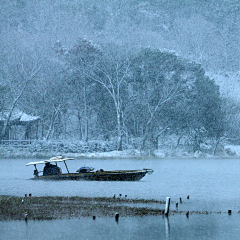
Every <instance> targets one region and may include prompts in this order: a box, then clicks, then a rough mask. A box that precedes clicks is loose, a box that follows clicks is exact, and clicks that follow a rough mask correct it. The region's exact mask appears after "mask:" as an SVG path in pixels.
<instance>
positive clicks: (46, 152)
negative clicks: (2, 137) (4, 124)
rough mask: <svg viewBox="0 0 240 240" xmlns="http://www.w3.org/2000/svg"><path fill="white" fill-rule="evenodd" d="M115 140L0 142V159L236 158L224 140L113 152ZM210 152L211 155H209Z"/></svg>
mask: <svg viewBox="0 0 240 240" xmlns="http://www.w3.org/2000/svg"><path fill="white" fill-rule="evenodd" d="M116 149H117V145H116V141H89V142H83V141H44V140H33V141H27V142H26V141H13V142H11V141H9V142H8V141H7V142H4V143H2V144H0V158H36V159H42V158H50V157H52V156H58V155H62V156H68V157H73V158H98V159H103V158H105V159H106V158H113V159H116V158H117V159H120V158H121V159H149V158H157V159H164V158H168V159H169V158H188V159H189V158H240V146H238V145H229V144H227V143H225V144H221V145H219V146H218V148H217V151H214V146H213V145H211V144H209V145H206V144H202V145H201V148H200V150H199V151H196V152H193V151H192V148H191V147H190V146H187V145H179V146H177V147H176V146H175V141H173V140H172V141H171V142H170V143H169V142H168V141H166V143H165V144H162V145H161V146H159V149H158V150H154V149H148V150H139V149H140V146H139V144H138V146H135V147H134V146H133V145H124V148H123V151H116ZM213 153H214V154H213Z"/></svg>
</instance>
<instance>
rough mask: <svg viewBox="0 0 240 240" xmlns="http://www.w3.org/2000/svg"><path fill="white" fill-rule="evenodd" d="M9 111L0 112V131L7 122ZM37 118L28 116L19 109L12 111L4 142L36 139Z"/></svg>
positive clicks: (38, 118)
mask: <svg viewBox="0 0 240 240" xmlns="http://www.w3.org/2000/svg"><path fill="white" fill-rule="evenodd" d="M9 113H10V110H2V111H1V112H0V129H1V128H2V127H3V126H4V123H5V122H6V121H7V118H8V116H9ZM39 120H40V117H39V116H32V115H29V114H27V113H25V112H23V111H21V110H19V109H14V110H13V112H12V115H11V118H10V121H9V123H8V127H7V132H8V133H7V134H6V136H5V139H4V140H29V139H38V125H39Z"/></svg>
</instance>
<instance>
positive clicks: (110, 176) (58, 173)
mask: <svg viewBox="0 0 240 240" xmlns="http://www.w3.org/2000/svg"><path fill="white" fill-rule="evenodd" d="M67 160H74V158H63V157H61V156H57V157H53V158H50V159H49V160H44V161H38V162H30V163H28V164H26V166H30V165H34V166H35V170H34V178H32V179H34V180H90V181H138V180H140V179H142V178H143V177H144V176H145V175H146V174H151V173H153V170H152V169H145V168H144V169H141V170H114V171H104V170H103V169H100V170H97V171H94V168H91V167H82V168H80V169H78V170H77V173H70V172H69V170H68V167H67V164H66V161H67ZM59 162H64V164H65V167H66V169H67V173H62V170H61V168H60V167H58V166H57V163H59ZM52 163H55V164H52ZM38 164H45V166H44V169H43V171H38V170H37V165H38ZM41 172H42V175H40V173H41Z"/></svg>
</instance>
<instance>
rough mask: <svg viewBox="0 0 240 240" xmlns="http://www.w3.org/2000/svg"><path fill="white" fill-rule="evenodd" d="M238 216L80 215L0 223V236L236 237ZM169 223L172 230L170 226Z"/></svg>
mask: <svg viewBox="0 0 240 240" xmlns="http://www.w3.org/2000/svg"><path fill="white" fill-rule="evenodd" d="M238 219H239V216H237V215H231V217H230V218H229V216H228V215H227V214H222V215H216V214H209V215H191V218H190V219H187V218H186V216H185V215H174V216H169V217H168V218H167V217H161V216H156V217H154V216H152V217H139V218H138V217H132V218H130V217H121V218H120V221H119V222H118V224H117V223H116V222H115V219H114V217H112V218H109V217H108V218H96V219H95V220H94V221H93V219H92V218H79V219H63V220H51V221H33V220H29V221H27V223H25V221H8V222H0V229H1V231H0V239H99V240H101V239H131V240H132V239H137V240H141V239H219V240H222V239H238V236H239V234H240V228H239V224H238V223H239V221H238ZM170 226H171V229H170Z"/></svg>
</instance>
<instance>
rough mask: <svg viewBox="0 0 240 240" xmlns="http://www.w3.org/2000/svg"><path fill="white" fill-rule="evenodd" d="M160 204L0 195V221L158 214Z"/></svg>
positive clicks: (203, 212)
mask: <svg viewBox="0 0 240 240" xmlns="http://www.w3.org/2000/svg"><path fill="white" fill-rule="evenodd" d="M152 204H154V207H153V206H152ZM157 204H159V207H158V208H156V205H157ZM164 204H166V201H164V200H162V201H159V200H154V199H152V200H149V199H148V200H147V199H127V198H126V197H125V198H124V197H123V198H122V197H113V198H106V197H104V198H103V197H94V198H90V197H79V196H74V197H63V196H62V197H60V196H58V197H49V196H45V197H32V196H25V197H15V196H0V221H11V220H25V221H27V220H51V219H71V218H80V217H92V218H96V217H115V216H116V213H117V214H119V215H120V216H121V217H143V216H158V215H165V209H164ZM170 205H171V204H170ZM210 213H211V214H214V213H215V212H210ZM217 213H218V214H219V213H221V212H217ZM176 214H185V215H186V216H187V217H188V216H189V215H192V214H209V212H208V211H190V212H189V211H179V210H178V209H175V207H173V208H172V209H171V210H170V211H169V212H168V216H169V215H176Z"/></svg>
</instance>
